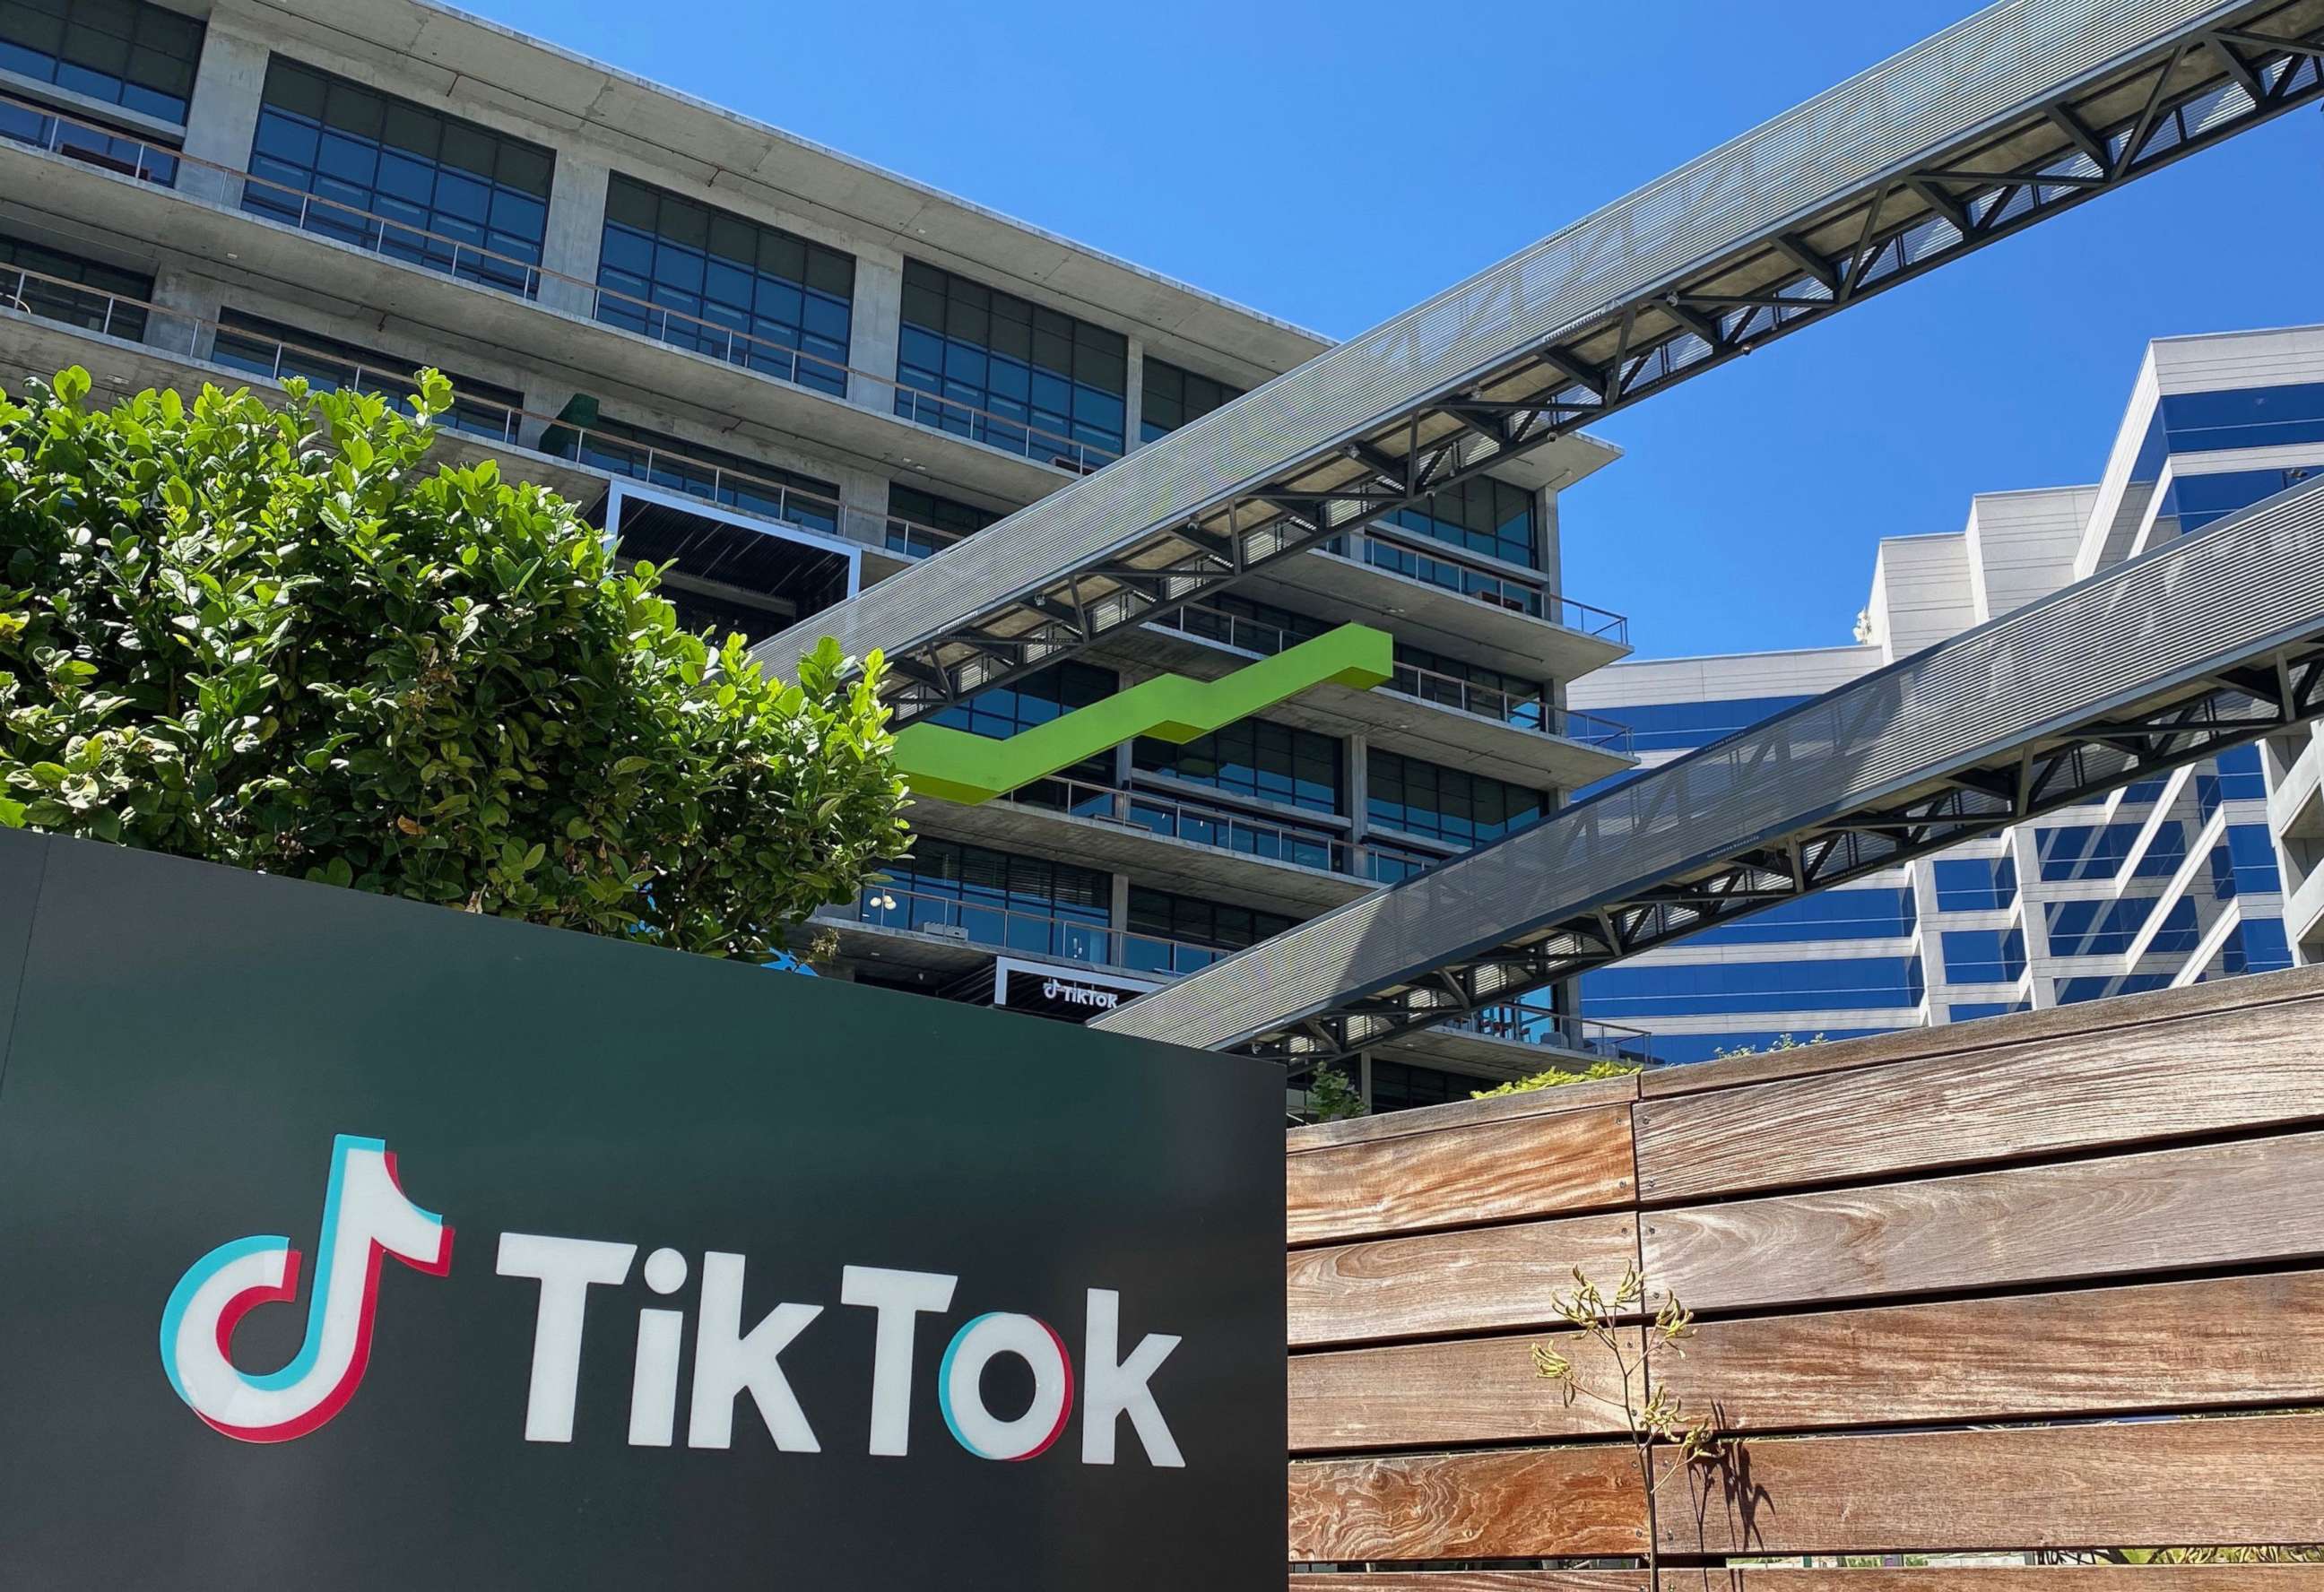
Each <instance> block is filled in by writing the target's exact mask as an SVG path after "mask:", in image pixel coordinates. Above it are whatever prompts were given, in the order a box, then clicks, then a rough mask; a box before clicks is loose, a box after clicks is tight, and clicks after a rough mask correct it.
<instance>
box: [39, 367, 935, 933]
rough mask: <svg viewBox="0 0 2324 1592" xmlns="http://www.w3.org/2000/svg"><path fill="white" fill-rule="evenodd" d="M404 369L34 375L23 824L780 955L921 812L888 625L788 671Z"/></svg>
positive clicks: (853, 887)
mask: <svg viewBox="0 0 2324 1592" xmlns="http://www.w3.org/2000/svg"><path fill="white" fill-rule="evenodd" d="M420 388H421V391H420V393H419V394H418V395H416V397H415V399H414V400H413V407H414V410H415V411H416V412H417V414H418V415H419V417H420V419H418V420H417V421H416V422H415V421H414V420H412V419H408V418H407V417H406V416H405V414H404V413H402V412H401V410H398V409H397V408H395V407H394V406H392V405H391V404H389V403H387V402H384V401H383V400H380V399H379V398H376V397H372V396H366V395H362V394H355V393H332V394H310V393H309V392H308V391H306V390H305V389H304V386H303V384H302V383H298V382H293V383H291V399H290V401H289V403H288V404H287V405H286V406H284V407H283V408H282V409H281V410H274V409H270V408H269V407H268V406H267V405H266V404H264V403H263V402H262V401H260V400H258V399H257V398H255V397H254V396H252V395H251V394H250V393H248V392H246V391H244V392H236V393H233V394H226V393H222V392H219V391H217V390H215V389H208V390H205V391H203V393H202V395H201V396H200V397H199V398H198V399H196V400H193V402H192V403H190V404H189V403H187V402H186V401H185V400H183V399H182V398H180V395H179V394H177V393H176V392H171V391H163V392H146V393H143V394H141V395H139V396H138V397H136V398H134V399H132V400H128V401H126V402H124V403H123V404H122V405H121V406H120V407H118V408H117V409H115V410H112V411H110V412H106V411H103V410H89V409H87V408H85V407H84V405H83V400H84V399H86V398H87V396H88V389H89V380H88V373H87V372H85V371H81V370H79V369H73V370H69V371H66V372H63V373H61V374H60V375H59V376H58V377H57V379H56V381H55V382H54V384H53V385H49V384H44V383H41V382H33V383H32V385H31V389H30V391H29V396H28V402H27V403H26V404H22V405H20V404H17V403H14V402H12V401H10V400H8V399H7V397H6V396H5V394H0V823H5V824H9V825H13V826H21V827H30V828H33V829H40V830H47V831H51V832H54V833H63V834H76V835H88V836H92V837H95V838H97V839H100V840H106V841H114V842H120V843H122V844H124V845H132V846H139V847H143V848H146V849H148V850H152V851H169V852H174V853H177V854H179V855H181V856H189V857H201V858H207V859H208V860H212V861H217V862H226V863H231V864H234V865H236V866H239V867H243V868H253V869H262V870H266V871H268V872H274V873H285V874H291V875H297V876H303V877H305V878H308V879H323V880H327V881H329V882H332V883H335V884H340V885H351V886H353V887H355V888H358V889H364V890H373V891H376V892H379V893H381V894H384V895H393V896H403V897H410V898H413V899H416V900H421V901H434V902H440V903H442V904H444V905H446V906H454V907H458V908H461V909H463V910H466V911H470V912H482V913H493V914H498V915H500V916H509V917H521V918H526V919H529V920H530V921H532V922H535V923H543V924H551V925H558V926H562V927H566V928H574V929H581V930H586V931H587V932H589V933H593V934H619V935H626V936H630V937H633V938H635V939H638V940H641V941H642V942H645V943H650V944H658V945H667V946H672V947H676V948H678V949H682V950H687V951H695V952H707V953H709V954H712V955H720V956H744V957H753V958H756V957H760V956H762V955H764V954H766V953H767V952H768V951H769V948H770V945H771V943H773V942H774V941H775V940H776V939H778V938H779V936H780V934H781V933H782V931H783V930H784V929H786V928H787V927H789V926H791V925H796V924H798V922H799V921H801V920H802V919H804V918H805V917H806V916H807V915H808V914H809V913H810V912H812V911H813V910H814V909H815V908H816V907H817V906H822V905H825V904H826V903H838V902H843V901H846V900H850V899H852V898H853V897H854V895H855V893H856V891H857V890H858V889H859V888H861V887H862V884H863V882H864V881H865V880H866V879H867V878H870V877H873V876H875V871H876V869H877V866H878V864H879V862H880V861H881V860H882V859H885V858H888V857H891V856H894V855H897V854H899V852H900V851H902V850H903V848H904V845H905V843H906V842H907V838H908V837H907V833H906V831H905V829H904V825H903V823H902V820H901V819H900V818H899V816H898V813H899V807H900V805H901V802H902V798H903V786H902V782H901V781H900V780H899V778H898V777H897V776H896V774H895V772H894V770H893V768H892V767H891V766H890V751H891V745H892V743H891V740H890V736H889V734H888V732H887V729H886V719H887V714H886V711H885V710H884V709H883V708H882V707H881V705H880V702H879V697H878V685H879V681H880V676H881V660H880V658H878V657H877V655H874V656H873V657H872V658H869V659H867V660H865V665H864V667H863V668H862V669H861V670H860V671H850V670H848V669H847V668H846V667H845V666H844V659H843V658H841V656H840V653H839V649H838V647H837V645H836V643H835V642H832V641H830V640H825V642H824V644H823V645H822V646H821V647H820V648H819V649H816V652H815V654H814V655H813V656H812V657H810V658H807V660H805V661H804V662H803V663H802V664H801V666H800V668H799V679H798V682H797V683H796V684H791V685H787V684H784V683H782V682H780V681H777V680H773V679H770V678H769V677H767V676H765V675H763V674H762V673H761V671H760V669H759V668H758V667H757V666H756V665H755V664H753V663H752V662H751V661H750V660H749V658H748V657H747V656H746V654H745V650H744V648H743V645H742V640H741V639H740V638H739V637H729V638H728V639H727V640H726V641H725V643H724V645H723V646H711V645H706V644H705V640H703V639H702V638H699V637H696V636H693V635H689V634H687V632H686V631H684V630H680V629H679V628H678V624H677V621H676V619H675V617H674V614H673V612H672V610H671V608H670V605H669V603H666V602H664V601H663V600H661V599H660V598H659V597H658V596H657V595H655V588H656V577H655V574H654V572H653V570H652V569H651V567H650V566H645V565H640V566H636V567H635V568H632V569H627V570H624V569H622V568H620V567H618V566H616V565H615V564H614V563H613V559H612V558H611V557H610V556H609V555H608V553H607V550H606V548H605V547H604V541H603V539H602V538H601V537H600V536H599V534H598V533H597V532H596V531H595V530H594V529H591V527H590V526H589V525H588V524H586V522H585V521H584V520H582V519H581V518H580V516H579V515H578V514H576V512H575V511H574V509H573V506H572V505H571V504H569V503H567V502H565V501H564V500H563V499H561V498H559V497H558V496H557V494H555V493H554V492H549V491H546V490H544V489H541V488H539V487H537V486H530V485H528V486H517V487H512V486H510V485H509V484H507V483H504V482H503V481H502V480H501V479H500V478H499V475H498V473H497V471H496V470H495V468H494V466H493V465H491V464H490V463H486V464H483V465H477V466H476V467H475V468H473V469H454V468H448V467H447V468H441V469H438V468H431V467H429V465H427V462H426V460H427V455H428V451H429V441H430V438H431V437H432V436H433V434H434V433H433V428H432V426H431V425H430V423H429V422H431V421H432V420H433V419H434V418H435V417H436V416H438V415H441V414H443V413H445V412H446V411H447V410H448V409H449V407H450V405H451V400H452V391H451V387H450V384H449V383H448V382H446V381H445V380H444V378H443V377H442V376H440V375H438V374H437V373H435V372H432V371H429V372H424V373H422V375H421V379H420Z"/></svg>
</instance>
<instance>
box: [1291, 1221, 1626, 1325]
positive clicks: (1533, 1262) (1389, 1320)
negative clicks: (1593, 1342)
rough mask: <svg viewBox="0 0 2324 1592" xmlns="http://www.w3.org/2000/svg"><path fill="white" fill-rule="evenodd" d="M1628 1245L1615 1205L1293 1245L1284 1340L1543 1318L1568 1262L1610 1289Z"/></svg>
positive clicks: (1567, 1275) (1568, 1278) (1567, 1278)
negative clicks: (1461, 1229) (1458, 1229)
mask: <svg viewBox="0 0 2324 1592" xmlns="http://www.w3.org/2000/svg"><path fill="white" fill-rule="evenodd" d="M1637 1246H1638V1228H1637V1219H1636V1218H1635V1217H1632V1216H1630V1215H1628V1214H1627V1213H1620V1214H1614V1215H1607V1216H1579V1217H1569V1218H1567V1219H1564V1220H1562V1221H1534V1222H1519V1223H1516V1224H1514V1225H1512V1226H1509V1227H1500V1228H1484V1229H1479V1230H1477V1231H1475V1232H1466V1233H1436V1234H1430V1235H1427V1236H1425V1237H1422V1238H1377V1239H1373V1240H1371V1241H1369V1242H1368V1243H1361V1244H1345V1245H1340V1246H1337V1247H1332V1248H1323V1249H1295V1250H1293V1251H1291V1253H1290V1254H1289V1256H1286V1272H1285V1293H1286V1303H1287V1305H1288V1308H1289V1320H1290V1342H1291V1346H1292V1347H1293V1348H1320V1347H1323V1346H1325V1345H1329V1344H1340V1343H1363V1342H1376V1341H1378V1340H1379V1339H1388V1338H1428V1337H1436V1336H1442V1335H1444V1334H1448V1333H1455V1332H1489V1331H1494V1330H1508V1329H1515V1328H1520V1327H1535V1326H1542V1325H1545V1324H1546V1323H1548V1322H1550V1321H1553V1320H1554V1319H1555V1312H1554V1311H1553V1310H1552V1308H1551V1305H1550V1299H1551V1297H1552V1296H1553V1295H1554V1294H1557V1293H1564V1292H1567V1291H1570V1290H1571V1289H1572V1286H1573V1275H1572V1274H1573V1268H1574V1267H1576V1266H1580V1267H1581V1268H1582V1271H1583V1272H1584V1273H1585V1274H1586V1275H1589V1276H1590V1278H1591V1280H1592V1281H1594V1282H1596V1283H1598V1284H1599V1285H1600V1287H1603V1288H1607V1289H1609V1290H1610V1289H1611V1288H1612V1286H1613V1284H1615V1283H1616V1282H1617V1281H1618V1280H1619V1279H1620V1277H1621V1275H1622V1268H1623V1267H1624V1265H1628V1264H1634V1263H1635V1262H1636V1261H1637V1253H1638V1250H1637Z"/></svg>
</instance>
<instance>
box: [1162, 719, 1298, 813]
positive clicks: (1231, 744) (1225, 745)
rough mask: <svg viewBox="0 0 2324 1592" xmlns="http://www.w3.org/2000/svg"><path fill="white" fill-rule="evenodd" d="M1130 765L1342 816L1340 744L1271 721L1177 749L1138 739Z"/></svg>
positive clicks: (1247, 723) (1231, 728)
mask: <svg viewBox="0 0 2324 1592" xmlns="http://www.w3.org/2000/svg"><path fill="white" fill-rule="evenodd" d="M1130 761H1131V765H1132V766H1133V767H1134V768H1139V769H1142V770H1145V771H1148V772H1150V773H1155V774H1167V775H1168V776H1170V777H1171V778H1176V779H1186V780H1191V781H1193V782H1194V784H1196V785H1208V786H1212V787H1215V788H1217V789H1220V790H1229V791H1233V792H1235V793H1237V794H1238V795H1240V796H1257V797H1259V799H1261V800H1263V801H1270V802H1281V803H1284V804H1286V805H1289V806H1295V807H1305V808H1307V809H1308V810H1309V811H1311V812H1315V813H1337V812H1339V811H1340V743H1339V742H1338V741H1335V740H1334V739H1333V738H1332V737H1331V736H1329V735H1318V734H1316V733H1315V732H1314V731H1312V730H1295V729H1293V728H1292V727H1291V726H1290V725H1288V724H1278V723H1276V722H1274V721H1272V720H1270V719H1245V720H1243V721H1241V722H1240V723H1234V724H1229V725H1228V726H1227V727H1226V728H1225V729H1223V730H1219V731H1216V732H1213V733H1211V734H1209V735H1203V736H1198V737H1196V738H1195V739H1194V740H1193V741H1187V742H1186V743H1185V745H1183V746H1176V745H1173V744H1171V743H1170V742H1169V741H1158V740H1156V739H1155V738H1154V737H1152V736H1140V737H1139V739H1138V741H1137V743H1136V745H1135V746H1134V747H1133V748H1132V749H1131V753H1130Z"/></svg>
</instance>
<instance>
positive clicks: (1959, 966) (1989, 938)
mask: <svg viewBox="0 0 2324 1592" xmlns="http://www.w3.org/2000/svg"><path fill="white" fill-rule="evenodd" d="M1943 943H1944V952H1945V980H1946V981H1947V982H1948V983H1953V984H2011V983H2015V982H2016V981H2017V980H2018V979H2020V978H2021V977H2023V976H2024V972H2025V933H2024V930H2023V929H2015V928H2010V929H1947V930H1946V931H1945V932H1944V934H1943Z"/></svg>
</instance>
